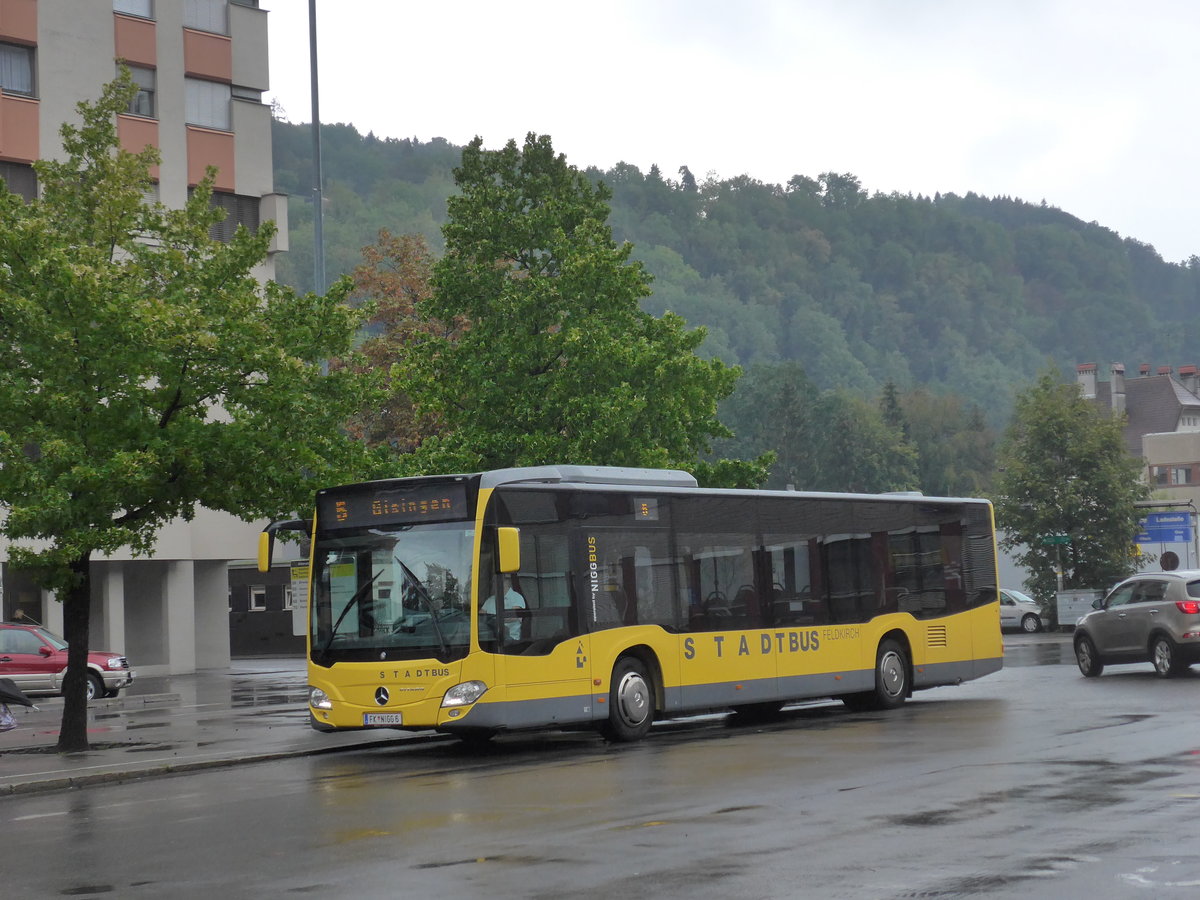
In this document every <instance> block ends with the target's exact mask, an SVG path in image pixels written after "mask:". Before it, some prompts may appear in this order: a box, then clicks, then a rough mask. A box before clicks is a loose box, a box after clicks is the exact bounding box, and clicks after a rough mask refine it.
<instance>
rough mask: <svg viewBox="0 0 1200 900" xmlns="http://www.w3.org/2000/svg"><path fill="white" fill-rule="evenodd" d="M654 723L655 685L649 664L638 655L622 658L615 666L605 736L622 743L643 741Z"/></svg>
mask: <svg viewBox="0 0 1200 900" xmlns="http://www.w3.org/2000/svg"><path fill="white" fill-rule="evenodd" d="M653 722H654V682H653V681H652V680H651V678H650V673H649V672H648V671H647V670H646V664H645V663H644V662H642V661H641V660H640V659H638V658H637V657H636V656H623V657H621V658H620V659H618V660H617V664H616V665H615V666H613V674H612V687H611V688H610V689H609V692H608V721H607V722H606V723H605V724H604V727H603V729H602V730H603V732H604V736H605V737H606V738H608V739H609V740H610V741H620V742H622V743H628V742H631V741H640V740H641V739H642V738H644V737H645V736H646V734H647V733H648V732H649V731H650V726H651V724H653Z"/></svg>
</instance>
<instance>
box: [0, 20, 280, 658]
mask: <svg viewBox="0 0 1200 900" xmlns="http://www.w3.org/2000/svg"><path fill="white" fill-rule="evenodd" d="M121 62H123V63H124V64H126V65H128V66H129V68H130V70H131V72H132V74H133V77H134V80H135V81H136V83H137V84H138V86H139V91H138V94H137V96H136V97H135V98H134V100H133V101H132V103H131V104H130V106H129V109H128V111H127V113H126V114H125V115H122V116H120V117H119V121H118V133H119V135H120V138H121V142H122V144H123V145H124V146H125V147H127V148H128V149H131V150H137V149H141V148H142V147H144V146H146V145H147V144H150V145H153V146H156V147H157V148H158V149H159V151H160V152H161V155H162V162H161V164H160V165H159V166H157V167H156V170H155V171H154V172H153V173H152V174H153V176H154V178H155V180H156V189H157V196H158V199H159V200H161V201H162V202H163V203H165V204H166V205H168V206H175V207H177V206H182V205H183V204H184V202H185V201H186V200H187V197H188V192H189V190H190V189H192V188H193V187H194V186H195V185H196V184H197V183H198V182H199V180H200V179H201V178H202V177H203V175H204V173H205V169H206V167H207V166H209V165H213V166H216V167H217V170H218V173H217V177H216V184H215V191H214V197H213V202H214V204H216V205H219V206H221V207H222V208H224V209H225V210H226V211H227V212H228V216H227V218H226V220H225V222H224V223H223V224H222V225H219V226H217V227H216V229H215V230H214V236H216V237H218V238H220V237H222V236H224V235H227V234H232V231H233V230H234V229H235V228H236V226H237V225H238V224H245V225H246V226H247V227H249V228H257V227H258V225H259V223H261V222H264V221H267V220H274V221H275V222H276V223H277V224H278V226H279V232H278V235H277V237H276V238H275V243H274V244H273V246H272V247H271V249H270V254H269V255H268V258H267V260H266V261H265V262H264V263H263V264H261V265H260V267H259V270H258V272H257V273H256V274H257V275H258V276H259V277H260V278H263V279H267V278H271V277H273V275H274V254H275V253H276V252H279V251H282V250H286V249H287V248H286V236H287V206H286V198H285V197H283V196H281V195H279V194H276V193H275V191H274V185H273V175H272V160H271V114H270V109H269V108H268V107H267V106H266V105H265V104H264V103H263V93H264V91H266V90H267V87H268V84H267V12H266V11H265V10H262V9H259V8H258V3H257V0H112V2H111V3H110V2H106V0H86V2H83V0H70V2H68V0H0V179H3V180H4V181H5V182H6V183H7V185H8V187H9V189H10V190H13V191H15V192H17V193H20V194H23V195H24V196H26V197H35V196H36V195H37V190H38V185H37V179H36V176H35V174H34V171H33V168H32V165H31V164H32V162H33V161H34V160H36V159H54V158H60V157H61V156H62V145H61V140H60V136H59V127H60V125H61V124H62V123H63V122H64V121H70V120H75V119H76V112H75V106H76V104H77V103H78V102H79V101H80V100H83V99H88V100H94V99H96V98H97V97H98V96H99V92H100V86H101V85H103V84H104V83H106V82H108V81H111V80H112V79H113V78H114V77H115V76H116V74H117V70H118V65H119V64H120V63H121ZM258 530H259V525H257V524H250V523H244V522H241V521H239V520H237V519H235V518H233V517H231V516H228V515H226V514H224V513H217V512H213V511H211V510H205V509H200V510H197V513H196V516H195V518H194V519H193V520H192V521H191V522H183V521H178V522H174V523H172V524H171V525H169V526H167V527H166V528H164V529H163V530H162V531H161V532H160V534H159V536H158V540H157V544H156V547H155V552H154V553H153V555H152V556H151V557H149V558H138V559H134V558H133V557H132V555H131V554H128V553H126V554H122V553H116V554H113V555H112V556H110V557H107V558H103V559H99V560H97V561H95V562H94V563H93V567H94V568H93V597H92V643H93V645H95V646H97V647H100V646H102V647H104V648H105V649H109V650H114V651H118V652H122V653H124V654H126V655H127V656H129V658H130V660H131V661H132V662H133V664H134V665H135V666H136V667H137V669H138V670H139V672H140V673H142V674H147V675H155V674H180V673H186V672H191V671H195V670H196V669H197V668H218V667H222V666H227V665H228V664H229V659H230V637H229V629H230V608H231V607H230V589H229V564H230V562H231V561H235V560H243V561H244V560H245V559H246V558H247V557H250V556H252V555H253V553H254V546H255V541H256V538H257V532H258ZM0 613H2V615H3V618H5V619H11V618H13V617H15V616H16V615H18V614H23V615H27V616H30V617H32V618H34V619H36V620H38V621H40V622H43V623H45V624H46V625H47V626H48V627H50V628H51V629H53V630H61V627H60V626H61V622H62V611H61V605H60V604H59V603H57V602H56V601H55V600H54V598H53V596H50V595H48V594H47V593H46V592H45V591H42V590H41V589H40V588H39V587H38V586H37V585H36V584H34V583H33V582H32V581H30V580H29V579H28V578H27V577H24V576H23V575H22V573H21V572H19V571H16V570H14V568H13V567H12V566H11V565H9V564H8V563H7V547H6V546H4V545H3V544H2V543H0Z"/></svg>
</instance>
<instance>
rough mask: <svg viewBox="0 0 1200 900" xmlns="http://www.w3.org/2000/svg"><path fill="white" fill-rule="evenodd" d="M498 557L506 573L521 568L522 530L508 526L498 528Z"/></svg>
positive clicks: (502, 570)
mask: <svg viewBox="0 0 1200 900" xmlns="http://www.w3.org/2000/svg"><path fill="white" fill-rule="evenodd" d="M496 557H497V558H498V559H499V561H500V571H501V572H503V573H505V574H510V573H512V572H517V571H520V569H521V530H520V529H519V528H510V527H507V526H504V527H500V528H497V529H496Z"/></svg>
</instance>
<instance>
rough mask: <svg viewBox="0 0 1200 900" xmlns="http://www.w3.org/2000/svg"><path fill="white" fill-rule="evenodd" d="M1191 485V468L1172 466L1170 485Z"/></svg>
mask: <svg viewBox="0 0 1200 900" xmlns="http://www.w3.org/2000/svg"><path fill="white" fill-rule="evenodd" d="M1191 483H1192V467H1191V466H1174V467H1173V468H1172V469H1171V484H1191Z"/></svg>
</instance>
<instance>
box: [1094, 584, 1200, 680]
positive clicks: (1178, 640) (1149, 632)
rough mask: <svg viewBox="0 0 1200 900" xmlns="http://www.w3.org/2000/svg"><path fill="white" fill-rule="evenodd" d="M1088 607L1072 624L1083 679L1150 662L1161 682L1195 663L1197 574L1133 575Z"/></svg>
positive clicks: (1199, 616) (1198, 654)
mask: <svg viewBox="0 0 1200 900" xmlns="http://www.w3.org/2000/svg"><path fill="white" fill-rule="evenodd" d="M1092 606H1093V607H1094V611H1093V612H1090V613H1088V614H1087V615H1085V616H1083V617H1082V618H1080V619H1079V621H1078V622H1076V623H1075V659H1076V661H1077V662H1078V663H1079V671H1081V672H1082V673H1083V674H1084V675H1086V676H1087V677H1089V678H1093V677H1095V676H1096V675H1099V674H1100V673H1101V672H1102V671H1104V667H1105V666H1106V665H1110V664H1113V663H1133V662H1149V663H1151V664H1153V666H1154V671H1155V673H1157V674H1158V675H1159V676H1160V677H1162V678H1166V677H1168V676H1170V675H1176V674H1178V673H1180V672H1182V671H1183V670H1184V669H1186V668H1187V667H1188V666H1190V665H1191V664H1192V663H1195V662H1200V570H1180V571H1178V572H1156V573H1145V574H1142V575H1134V576H1133V577H1132V578H1127V579H1125V580H1124V581H1122V582H1121V583H1120V584H1118V585H1117V586H1116V587H1115V588H1113V589H1112V590H1111V591H1110V592H1109V593H1108V596H1106V597H1104V598H1103V599H1100V600H1096V601H1095V602H1094V603H1093V604H1092Z"/></svg>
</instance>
